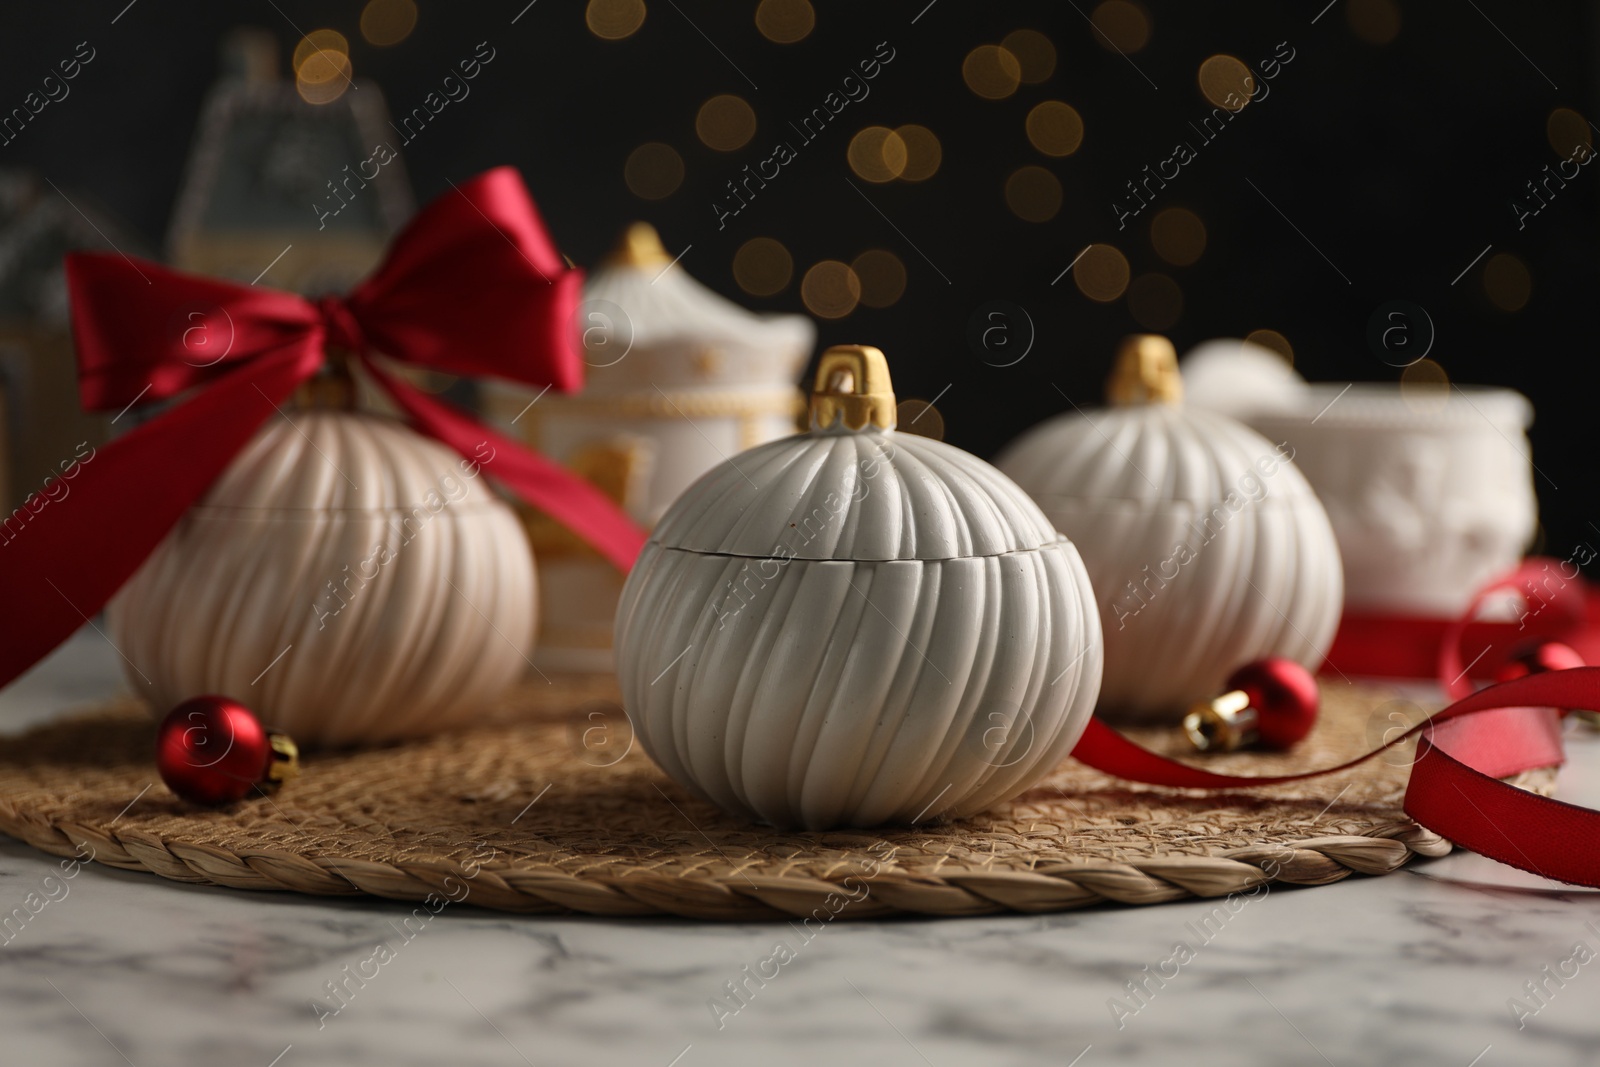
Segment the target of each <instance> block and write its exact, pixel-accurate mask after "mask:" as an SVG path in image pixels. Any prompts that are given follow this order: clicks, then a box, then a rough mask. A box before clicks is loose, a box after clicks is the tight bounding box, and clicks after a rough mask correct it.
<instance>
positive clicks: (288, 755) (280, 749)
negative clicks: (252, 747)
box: [267, 734, 300, 785]
mask: <svg viewBox="0 0 1600 1067" xmlns="http://www.w3.org/2000/svg"><path fill="white" fill-rule="evenodd" d="M267 744H269V745H271V746H272V761H271V762H270V763H268V764H267V781H268V782H270V783H272V784H274V785H282V784H283V783H284V782H287V781H288V780H289V779H291V778H295V777H298V776H299V774H300V747H299V746H298V745H296V744H295V743H294V739H293V738H292V737H290V736H289V735H288V734H268V735H267Z"/></svg>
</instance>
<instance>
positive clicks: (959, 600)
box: [616, 346, 1100, 830]
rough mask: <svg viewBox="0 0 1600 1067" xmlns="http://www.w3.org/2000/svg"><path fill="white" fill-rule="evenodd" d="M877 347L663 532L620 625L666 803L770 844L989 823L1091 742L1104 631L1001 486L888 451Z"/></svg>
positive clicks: (830, 371)
mask: <svg viewBox="0 0 1600 1067" xmlns="http://www.w3.org/2000/svg"><path fill="white" fill-rule="evenodd" d="M894 427H895V401H894V395H893V393H892V391H891V389H890V385H889V377H888V367H887V364H886V363H885V362H884V359H883V354H882V353H881V352H879V351H878V350H877V349H875V348H866V347H859V346H845V347H839V348H833V349H829V350H828V351H827V352H826V353H824V355H823V357H822V361H821V364H820V366H819V368H818V371H817V387H816V391H815V392H814V393H813V396H812V401H811V430H810V431H809V432H807V433H803V434H799V435H796V436H794V437H790V438H787V439H784V440H780V441H775V442H771V443H769V444H766V445H763V446H760V447H757V448H754V449H751V450H749V451H747V452H743V453H741V454H739V455H738V456H736V457H734V458H733V459H731V460H729V461H728V462H726V463H724V464H722V465H721V466H719V467H717V468H716V469H714V470H712V471H710V472H709V473H708V474H706V475H705V476H703V477H702V478H701V479H700V480H699V481H698V482H696V483H695V484H694V485H693V486H691V487H690V488H689V489H688V490H687V491H686V492H685V493H684V494H683V495H682V496H681V497H680V498H679V499H678V500H677V501H676V502H675V503H674V504H673V505H672V506H671V507H670V508H669V509H668V511H667V512H666V514H665V515H664V516H663V518H662V519H661V521H660V523H659V524H658V525H657V526H656V528H655V532H654V534H653V535H652V537H651V539H650V542H649V544H647V545H646V547H645V550H644V552H643V554H642V555H641V556H640V558H639V561H638V563H637V564H636V565H635V567H634V569H633V572H632V574H631V575H630V576H629V578H628V582H627V585H626V587H625V588H624V590H623V595H622V601H621V604H620V606H619V609H618V612H617V623H616V642H617V644H616V647H617V654H618V664H619V675H620V679H621V683H622V692H623V697H624V701H625V705H626V707H627V709H628V712H629V715H630V716H631V718H632V720H633V723H634V727H635V729H636V731H637V734H638V737H639V740H640V742H641V743H642V744H643V746H644V748H645V750H646V751H647V752H648V753H649V754H650V755H651V756H652V757H653V758H654V759H655V761H656V762H657V763H658V764H660V766H661V767H662V768H663V769H664V770H665V771H666V772H667V773H668V774H670V775H671V776H672V777H673V778H674V779H676V780H677V781H678V782H679V783H681V784H682V785H684V786H685V787H687V788H688V789H690V790H692V791H693V792H695V793H696V794H698V795H700V796H702V797H704V798H707V799H709V800H711V801H713V802H715V803H716V804H718V805H720V806H721V807H723V808H724V809H726V810H728V811H730V812H734V813H737V814H740V815H744V816H747V817H749V818H752V819H758V820H762V821H765V822H769V823H772V824H774V825H777V826H784V827H804V828H806V829H810V830H824V829H828V828H830V827H836V826H845V825H849V826H872V825H876V824H880V823H917V822H924V821H928V820H932V819H938V818H952V817H959V816H962V815H967V814H970V813H972V812H976V811H980V810H983V809H984V808H987V807H990V806H992V805H994V804H996V803H998V802H1000V801H1003V800H1006V799H1008V798H1010V797H1013V796H1016V795H1017V794H1019V793H1021V792H1022V791H1024V790H1026V789H1027V788H1028V787H1029V786H1030V785H1032V784H1033V783H1035V782H1037V781H1038V780H1039V779H1040V778H1041V777H1043V776H1044V775H1045V774H1047V773H1048V772H1049V771H1050V770H1051V768H1053V767H1054V766H1055V765H1056V764H1057V763H1058V762H1059V761H1060V760H1061V758H1062V757H1063V756H1065V755H1066V754H1067V753H1068V752H1069V751H1070V750H1071V748H1072V746H1073V744H1074V743H1075V742H1076V741H1077V739H1078V736H1079V735H1080V734H1081V733H1082V731H1083V728H1084V726H1085V724H1086V723H1087V721H1088V718H1089V715H1090V713H1091V710H1092V708H1093V705H1094V699H1095V694H1096V692H1097V690H1098V687H1099V679H1100V625H1099V618H1098V614H1097V612H1096V609H1095V606H1094V601H1093V598H1092V595H1091V592H1090V588H1089V580H1088V576H1087V574H1086V573H1085V571H1084V568H1083V564H1082V562H1081V561H1080V560H1079V558H1078V553H1077V551H1076V549H1074V548H1073V546H1072V545H1071V543H1069V542H1068V541H1067V540H1066V539H1065V538H1063V537H1061V536H1060V535H1059V534H1058V533H1057V532H1056V530H1055V529H1054V527H1052V526H1051V525H1050V522H1049V521H1048V520H1047V519H1046V518H1045V516H1044V515H1043V514H1042V513H1041V512H1040V511H1039V509H1038V507H1036V506H1035V505H1034V503H1033V502H1032V501H1031V500H1029V499H1028V497H1027V495H1026V494H1025V493H1023V492H1022V491H1021V490H1020V489H1019V488H1018V487H1017V486H1016V485H1015V484H1013V483H1012V482H1011V481H1010V479H1008V478H1006V477H1005V476H1004V475H1002V474H1001V473H1000V472H999V471H997V470H995V469H994V468H993V467H991V466H990V465H989V464H987V463H984V462H983V461H982V460H979V459H977V458H976V457H974V456H972V455H970V454H968V453H966V452H963V451H961V450H960V449H958V448H955V447H953V446H950V445H946V444H943V443H941V442H938V441H934V440H930V439H927V438H922V437H915V436H911V435H906V434H897V433H895V432H894Z"/></svg>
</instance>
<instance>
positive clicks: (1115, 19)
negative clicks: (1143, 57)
mask: <svg viewBox="0 0 1600 1067" xmlns="http://www.w3.org/2000/svg"><path fill="white" fill-rule="evenodd" d="M1089 21H1090V22H1092V23H1093V24H1094V28H1095V29H1096V30H1098V31H1099V32H1098V33H1096V34H1095V35H1094V39H1095V41H1096V42H1097V43H1098V44H1099V45H1100V47H1102V48H1105V49H1108V50H1110V51H1113V52H1121V53H1122V54H1123V55H1127V54H1128V53H1130V52H1137V51H1138V50H1139V49H1141V48H1143V47H1144V46H1145V45H1146V44H1148V43H1149V41H1150V14H1149V12H1147V11H1145V9H1144V8H1142V7H1140V6H1139V5H1138V4H1134V3H1130V2H1129V0H1105V3H1103V4H1100V5H1098V6H1097V7H1096V8H1095V9H1094V14H1092V15H1090V16H1089Z"/></svg>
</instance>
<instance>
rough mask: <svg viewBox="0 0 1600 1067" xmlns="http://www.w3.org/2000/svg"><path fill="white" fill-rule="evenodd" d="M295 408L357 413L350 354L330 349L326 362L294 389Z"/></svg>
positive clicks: (354, 382) (354, 381)
mask: <svg viewBox="0 0 1600 1067" xmlns="http://www.w3.org/2000/svg"><path fill="white" fill-rule="evenodd" d="M294 406H295V407H297V408H302V409H306V410H313V411H319V410H320V411H354V410H355V408H356V380H355V376H354V375H353V374H351V372H350V356H349V353H347V352H345V351H343V350H341V349H337V348H330V349H328V352H327V362H325V363H324V364H323V365H322V367H321V369H319V370H318V371H317V373H315V374H313V375H312V376H311V377H310V378H307V379H306V380H305V381H304V382H301V383H300V385H299V387H298V388H296V389H295V391H294Z"/></svg>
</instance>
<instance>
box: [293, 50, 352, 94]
mask: <svg viewBox="0 0 1600 1067" xmlns="http://www.w3.org/2000/svg"><path fill="white" fill-rule="evenodd" d="M350 74H351V71H350V57H349V56H348V55H346V54H345V53H343V52H333V51H316V52H312V53H311V54H310V55H308V56H306V58H305V60H304V61H303V62H301V63H300V64H299V67H298V68H297V69H296V71H295V75H294V87H295V91H297V92H298V93H299V94H300V99H302V100H304V101H305V102H306V103H308V104H331V103H333V102H334V101H335V100H337V99H339V97H341V96H343V95H344V93H345V90H346V89H348V88H350Z"/></svg>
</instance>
